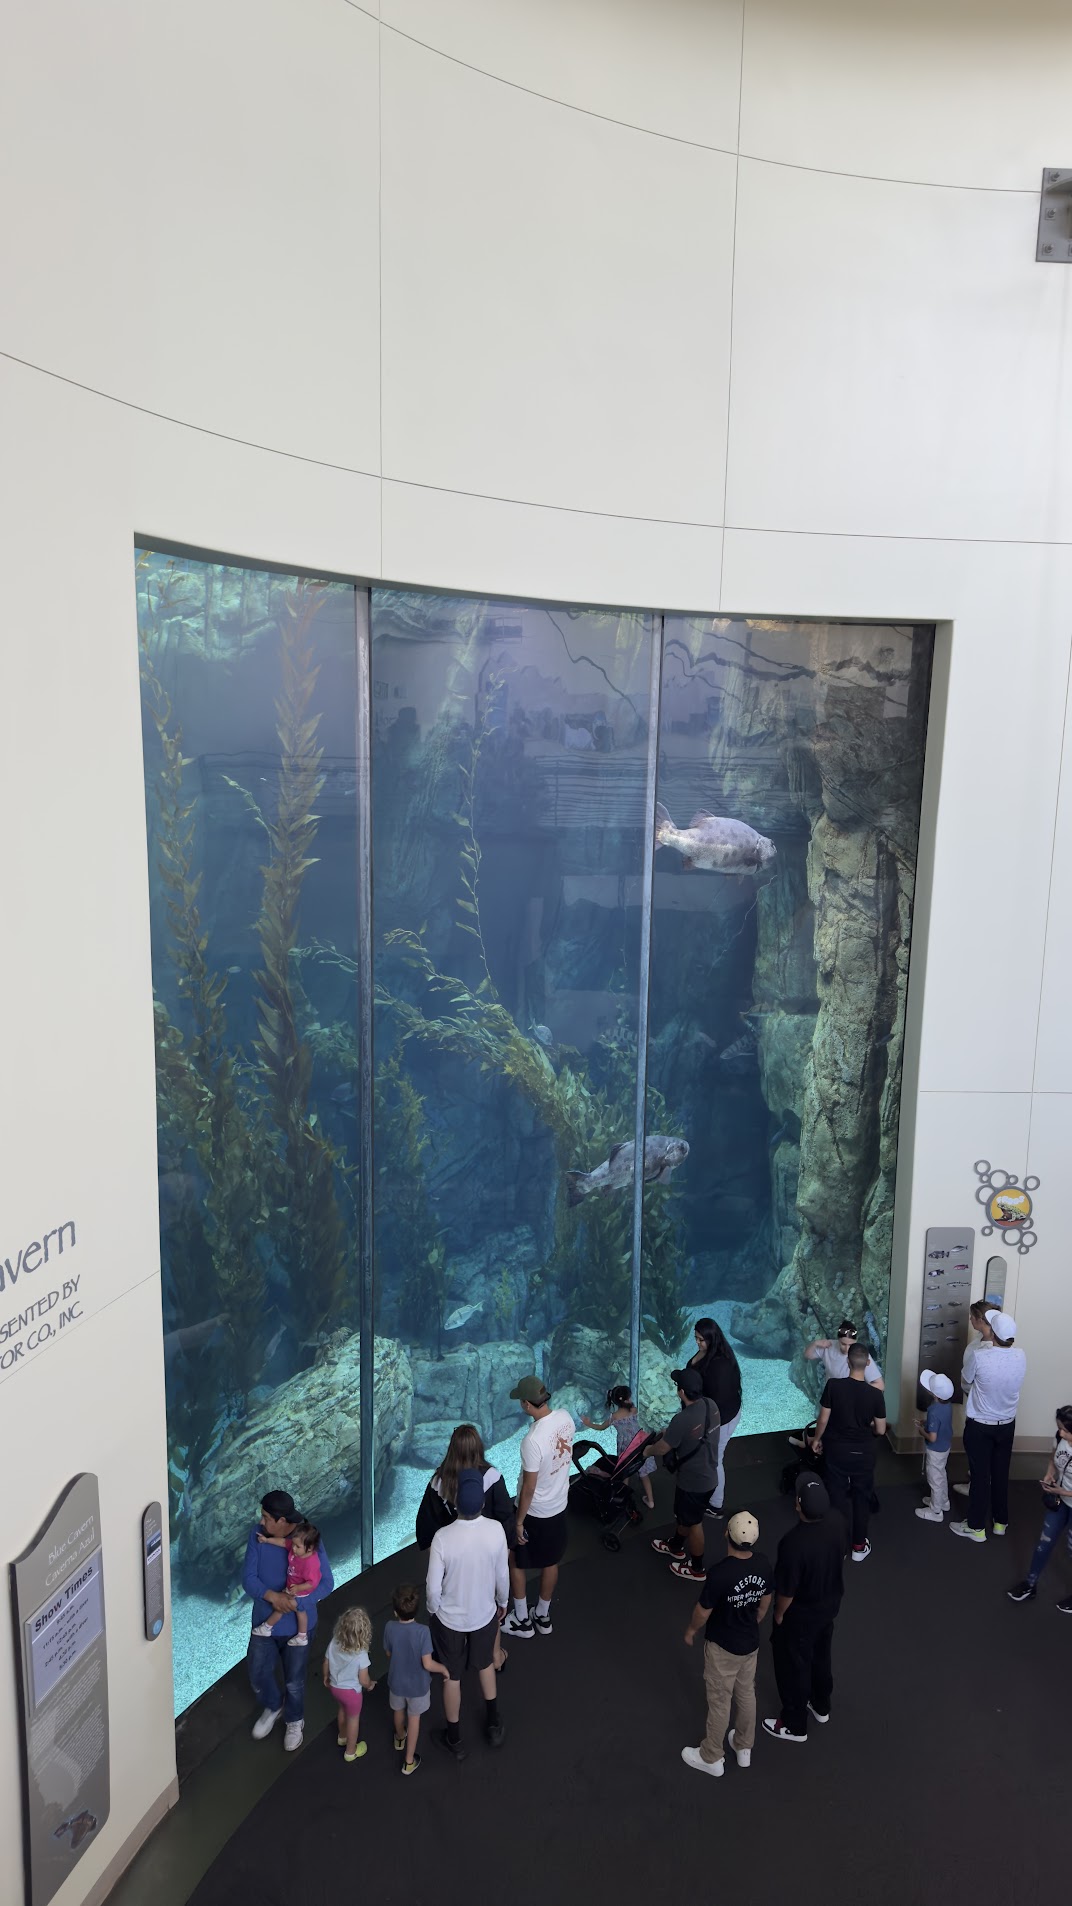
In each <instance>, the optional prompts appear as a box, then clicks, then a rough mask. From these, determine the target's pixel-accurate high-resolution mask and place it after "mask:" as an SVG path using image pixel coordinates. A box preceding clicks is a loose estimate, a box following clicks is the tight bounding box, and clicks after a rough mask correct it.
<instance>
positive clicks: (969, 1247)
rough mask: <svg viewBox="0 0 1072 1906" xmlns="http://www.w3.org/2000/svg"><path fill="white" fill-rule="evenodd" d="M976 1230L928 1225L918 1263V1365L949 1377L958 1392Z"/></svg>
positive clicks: (964, 1226)
mask: <svg viewBox="0 0 1072 1906" xmlns="http://www.w3.org/2000/svg"><path fill="white" fill-rule="evenodd" d="M974 1253H975V1232H974V1231H973V1229H972V1227H971V1226H970V1225H961V1226H959V1228H958V1229H957V1230H953V1229H952V1227H951V1226H949V1225H933V1226H932V1227H931V1229H930V1230H929V1231H928V1232H927V1250H926V1256H925V1258H924V1263H923V1316H922V1320H921V1323H920V1330H919V1367H920V1369H921V1370H934V1371H936V1372H937V1373H938V1374H939V1375H940V1376H946V1377H948V1378H949V1380H950V1382H951V1383H952V1385H953V1396H954V1399H959V1397H960V1393H961V1392H960V1366H961V1364H962V1363H963V1361H964V1350H965V1347H966V1345H967V1342H968V1311H969V1309H970V1307H971V1287H972V1259H973V1257H974Z"/></svg>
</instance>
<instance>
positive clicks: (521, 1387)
mask: <svg viewBox="0 0 1072 1906" xmlns="http://www.w3.org/2000/svg"><path fill="white" fill-rule="evenodd" d="M510 1395H511V1397H512V1398H513V1401H514V1402H515V1403H535V1404H540V1403H547V1402H549V1401H550V1396H551V1393H550V1391H549V1390H545V1389H544V1386H543V1384H542V1383H541V1381H540V1379H539V1377H538V1376H536V1375H535V1373H534V1374H533V1375H532V1376H531V1377H522V1379H521V1381H520V1383H515V1384H514V1387H513V1389H512V1390H511V1392H510Z"/></svg>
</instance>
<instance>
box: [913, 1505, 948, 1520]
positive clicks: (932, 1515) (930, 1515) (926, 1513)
mask: <svg viewBox="0 0 1072 1906" xmlns="http://www.w3.org/2000/svg"><path fill="white" fill-rule="evenodd" d="M916 1514H917V1516H918V1517H919V1519H920V1521H921V1522H944V1521H945V1511H944V1509H931V1508H926V1509H917V1510H916Z"/></svg>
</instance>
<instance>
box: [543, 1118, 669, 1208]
mask: <svg viewBox="0 0 1072 1906" xmlns="http://www.w3.org/2000/svg"><path fill="white" fill-rule="evenodd" d="M635 1150H636V1146H635V1144H634V1142H633V1140H632V1139H631V1138H630V1139H626V1140H625V1141H624V1143H622V1144H621V1145H614V1146H613V1147H612V1148H611V1151H610V1153H609V1155H608V1157H607V1158H606V1159H604V1161H603V1163H602V1164H601V1165H597V1166H596V1168H595V1170H594V1171H568V1172H567V1173H566V1191H567V1193H568V1196H569V1201H570V1204H571V1206H572V1205H577V1204H580V1203H581V1202H582V1200H583V1199H585V1198H591V1197H601V1198H602V1197H606V1195H607V1193H608V1192H611V1191H624V1190H625V1188H626V1186H627V1185H631V1184H632V1182H633V1153H634V1152H635ZM688 1155H689V1147H688V1141H687V1140H686V1139H684V1138H666V1137H665V1136H664V1135H663V1133H661V1132H653V1133H652V1134H651V1136H650V1138H646V1139H645V1141H644V1183H645V1184H646V1185H651V1184H654V1185H668V1184H669V1183H670V1173H671V1172H672V1171H673V1169H674V1166H675V1165H681V1164H684V1162H685V1159H686V1158H687V1157H688Z"/></svg>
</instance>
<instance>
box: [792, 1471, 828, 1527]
mask: <svg viewBox="0 0 1072 1906" xmlns="http://www.w3.org/2000/svg"><path fill="white" fill-rule="evenodd" d="M796 1494H797V1501H798V1502H799V1504H800V1506H801V1508H802V1509H803V1511H804V1514H805V1515H806V1516H807V1518H808V1521H809V1522H819V1521H821V1519H822V1517H823V1516H825V1514H826V1512H827V1510H828V1509H829V1507H830V1497H829V1496H828V1495H827V1493H826V1484H825V1482H823V1480H822V1478H821V1477H819V1476H814V1475H812V1474H810V1472H807V1471H806V1472H805V1474H804V1475H803V1476H798V1477H797V1490H796Z"/></svg>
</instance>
